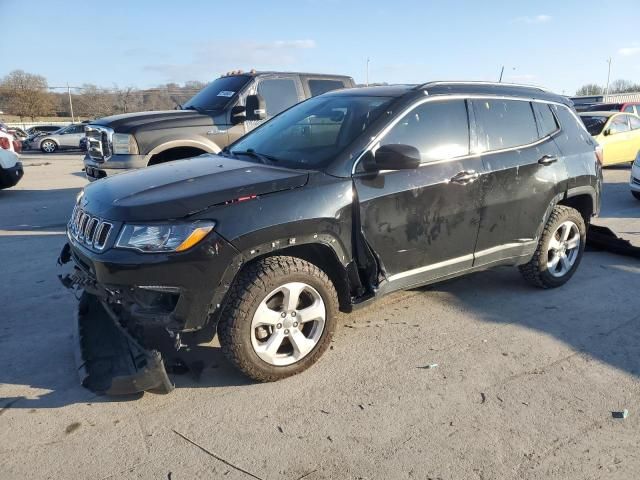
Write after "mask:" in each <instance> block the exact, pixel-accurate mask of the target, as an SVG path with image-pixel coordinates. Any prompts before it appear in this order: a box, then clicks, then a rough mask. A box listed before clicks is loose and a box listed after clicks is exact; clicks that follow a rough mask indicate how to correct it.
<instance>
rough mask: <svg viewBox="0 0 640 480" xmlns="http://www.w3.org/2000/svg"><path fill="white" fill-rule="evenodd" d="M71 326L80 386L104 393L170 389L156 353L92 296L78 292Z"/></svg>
mask: <svg viewBox="0 0 640 480" xmlns="http://www.w3.org/2000/svg"><path fill="white" fill-rule="evenodd" d="M74 325H75V330H74V337H75V347H76V350H75V360H76V367H77V369H78V374H79V376H80V382H81V384H82V386H84V387H86V388H88V389H89V390H91V391H93V392H96V393H100V394H107V395H126V394H133V393H138V392H144V391H147V390H149V391H154V392H157V393H169V392H171V391H172V390H173V388H174V387H173V384H172V383H171V381H170V380H169V377H168V375H167V372H166V370H165V368H164V363H163V361H162V356H161V355H160V352H158V351H156V350H146V349H145V348H143V347H142V346H141V345H140V344H139V343H138V342H137V341H136V340H135V339H134V338H133V337H132V336H131V335H129V334H128V333H127V332H126V330H124V329H123V328H122V327H121V326H120V325H119V324H118V322H117V321H116V319H114V318H112V315H111V313H110V312H109V310H108V306H106V305H105V304H103V302H101V301H100V300H99V299H98V297H96V296H95V295H91V294H89V293H86V292H84V293H83V294H82V296H81V297H80V303H79V304H78V310H77V313H76V319H75V322H74Z"/></svg>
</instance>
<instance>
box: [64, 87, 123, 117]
mask: <svg viewBox="0 0 640 480" xmlns="http://www.w3.org/2000/svg"><path fill="white" fill-rule="evenodd" d="M74 97H75V100H74V106H75V109H76V111H77V113H78V115H80V116H83V117H89V118H100V117H106V116H107V115H113V114H114V113H116V108H115V103H116V102H115V96H114V94H113V93H111V92H110V91H109V90H107V89H105V88H100V87H98V86H96V85H92V84H84V85H83V86H82V90H80V94H79V95H75V96H74Z"/></svg>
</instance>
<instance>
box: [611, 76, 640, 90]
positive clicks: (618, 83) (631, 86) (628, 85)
mask: <svg viewBox="0 0 640 480" xmlns="http://www.w3.org/2000/svg"><path fill="white" fill-rule="evenodd" d="M629 92H640V85H638V84H637V83H633V82H630V81H629V80H622V79H619V80H614V81H613V82H611V86H610V87H609V93H629Z"/></svg>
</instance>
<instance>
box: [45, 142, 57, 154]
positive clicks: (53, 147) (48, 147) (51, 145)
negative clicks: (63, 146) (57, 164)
mask: <svg viewBox="0 0 640 480" xmlns="http://www.w3.org/2000/svg"><path fill="white" fill-rule="evenodd" d="M42 149H43V150H44V151H45V152H47V153H53V152H55V151H56V144H55V143H53V142H51V141H49V140H47V141H46V142H43V143H42Z"/></svg>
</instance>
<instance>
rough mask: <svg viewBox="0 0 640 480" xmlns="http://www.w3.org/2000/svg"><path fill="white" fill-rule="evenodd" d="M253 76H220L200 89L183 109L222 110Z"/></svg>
mask: <svg viewBox="0 0 640 480" xmlns="http://www.w3.org/2000/svg"><path fill="white" fill-rule="evenodd" d="M249 79H251V77H249V76H246V75H233V76H230V77H220V78H218V79H216V80H214V81H213V82H211V83H210V84H209V85H207V86H206V87H204V88H203V89H202V90H200V91H199V92H198V93H197V94H196V95H195V96H194V97H192V98H191V100H189V101H188V102H187V103H185V104H184V105H182V108H183V109H187V110H188V109H189V108H192V109H195V110H220V109H222V108H224V107H225V106H226V105H227V103H229V101H230V100H231V99H232V98H234V97H235V96H236V95H237V93H238V91H240V89H242V87H244V86H245V85H246V84H247V82H248V81H249Z"/></svg>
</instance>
